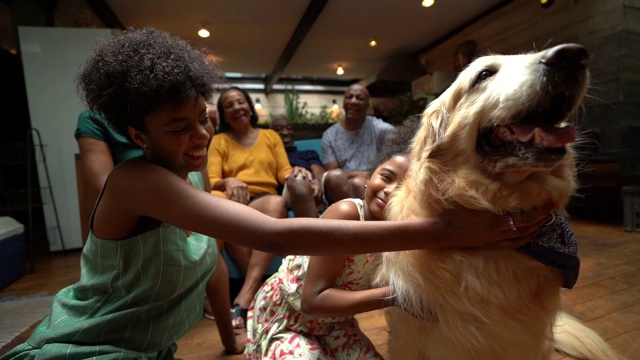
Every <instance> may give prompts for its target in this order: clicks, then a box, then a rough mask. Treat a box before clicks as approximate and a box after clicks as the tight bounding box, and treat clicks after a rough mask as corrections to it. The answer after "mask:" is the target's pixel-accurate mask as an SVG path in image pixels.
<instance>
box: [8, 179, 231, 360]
mask: <svg viewBox="0 0 640 360" xmlns="http://www.w3.org/2000/svg"><path fill="white" fill-rule="evenodd" d="M189 177H190V180H191V182H192V183H193V184H194V185H196V184H197V185H196V186H198V185H200V186H199V187H201V185H202V180H201V179H202V177H201V176H199V174H198V173H192V174H190V176H189ZM217 259H218V254H217V247H216V242H215V239H213V238H210V237H208V236H204V235H201V234H197V233H193V234H191V235H190V236H188V237H187V236H186V235H185V233H184V232H183V231H182V230H181V229H179V228H176V227H174V226H172V225H169V224H166V223H163V224H161V225H160V226H159V227H158V228H156V229H153V230H151V231H149V232H147V233H144V234H142V235H139V236H135V237H132V238H129V239H126V240H121V241H110V240H102V239H99V238H97V237H95V236H94V235H93V234H90V235H89V239H88V241H87V244H86V246H85V248H84V249H83V251H82V259H81V274H80V280H79V281H78V282H77V283H76V284H74V285H71V286H69V287H67V288H65V289H63V290H61V291H60V292H59V293H58V294H57V295H56V296H55V298H54V299H53V303H52V307H51V313H50V314H49V316H47V317H46V318H45V319H44V320H43V321H42V323H41V324H40V325H39V326H38V327H37V328H36V329H35V330H34V332H33V334H32V335H31V337H29V339H28V340H27V342H26V343H24V344H22V345H19V346H18V347H16V348H15V349H13V350H11V351H9V352H8V353H7V354H5V355H4V356H2V357H1V358H0V359H2V360H5V359H35V358H38V359H89V358H96V359H172V358H173V354H174V352H175V350H176V349H177V347H176V345H175V342H176V341H177V340H178V339H179V338H180V337H181V336H182V335H184V334H185V333H186V332H187V331H188V330H189V329H190V328H191V327H192V326H193V325H194V324H195V323H196V322H197V321H198V320H199V319H200V318H201V317H202V309H203V305H204V288H205V285H206V283H207V280H208V279H209V277H210V276H211V273H212V272H213V269H214V267H215V266H216V263H217Z"/></svg>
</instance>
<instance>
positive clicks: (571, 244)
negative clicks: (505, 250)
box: [518, 214, 580, 289]
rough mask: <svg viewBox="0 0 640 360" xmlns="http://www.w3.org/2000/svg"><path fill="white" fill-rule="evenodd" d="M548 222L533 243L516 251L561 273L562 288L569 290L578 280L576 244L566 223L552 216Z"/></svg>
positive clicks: (578, 269) (556, 216)
mask: <svg viewBox="0 0 640 360" xmlns="http://www.w3.org/2000/svg"><path fill="white" fill-rule="evenodd" d="M549 220H550V221H549V222H547V223H546V224H545V225H543V226H542V227H540V230H539V231H538V234H537V235H536V237H535V238H534V239H533V241H531V242H529V243H527V244H525V245H524V246H522V247H520V248H518V251H520V252H522V253H523V254H525V255H527V256H530V257H532V258H534V259H536V260H538V261H540V262H541V263H543V264H545V265H547V266H551V267H554V268H557V269H560V270H561V271H562V275H563V277H564V279H563V284H562V287H564V288H567V289H571V288H573V286H574V285H575V284H576V281H577V280H578V273H579V272H580V258H579V257H578V242H577V241H576V237H575V234H574V233H573V230H571V227H569V224H568V223H567V221H566V220H565V219H564V218H563V217H562V216H560V215H558V214H553V217H550V218H549Z"/></svg>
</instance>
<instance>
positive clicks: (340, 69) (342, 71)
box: [336, 66, 344, 75]
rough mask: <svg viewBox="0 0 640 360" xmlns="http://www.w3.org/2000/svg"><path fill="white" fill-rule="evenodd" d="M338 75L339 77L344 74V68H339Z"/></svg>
mask: <svg viewBox="0 0 640 360" xmlns="http://www.w3.org/2000/svg"><path fill="white" fill-rule="evenodd" d="M336 74H338V75H342V74H344V69H343V68H342V66H338V69H337V70H336Z"/></svg>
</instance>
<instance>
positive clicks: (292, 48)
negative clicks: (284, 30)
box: [264, 0, 329, 94]
mask: <svg viewBox="0 0 640 360" xmlns="http://www.w3.org/2000/svg"><path fill="white" fill-rule="evenodd" d="M328 1H329V0H311V3H309V6H308V7H307V10H305V12H304V15H302V18H301V19H300V22H299V23H298V27H296V30H295V31H294V32H293V35H291V38H290V39H289V43H287V46H286V47H285V48H284V51H283V52H282V54H281V55H280V58H279V59H278V62H277V63H276V66H274V68H273V70H272V71H271V74H269V75H267V77H266V78H265V82H264V92H265V94H269V93H270V92H271V91H272V90H273V85H274V84H275V83H277V82H278V79H279V78H280V74H282V71H283V70H284V69H285V68H286V67H287V65H288V64H289V61H291V58H292V57H293V55H294V54H295V53H296V50H298V47H299V46H300V44H302V41H303V40H304V38H305V36H307V34H308V33H309V30H311V27H312V26H313V24H314V23H315V22H316V20H317V19H318V16H320V14H321V13H322V10H323V9H324V7H325V5H327V2H328Z"/></svg>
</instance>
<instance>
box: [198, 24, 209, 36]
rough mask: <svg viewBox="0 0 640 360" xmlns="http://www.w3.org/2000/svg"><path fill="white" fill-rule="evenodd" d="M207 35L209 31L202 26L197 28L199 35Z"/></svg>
mask: <svg viewBox="0 0 640 360" xmlns="http://www.w3.org/2000/svg"><path fill="white" fill-rule="evenodd" d="M209 35H211V33H210V32H209V30H207V29H206V28H205V27H204V26H203V27H202V28H201V29H200V30H198V36H200V37H201V38H208V37H209Z"/></svg>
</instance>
